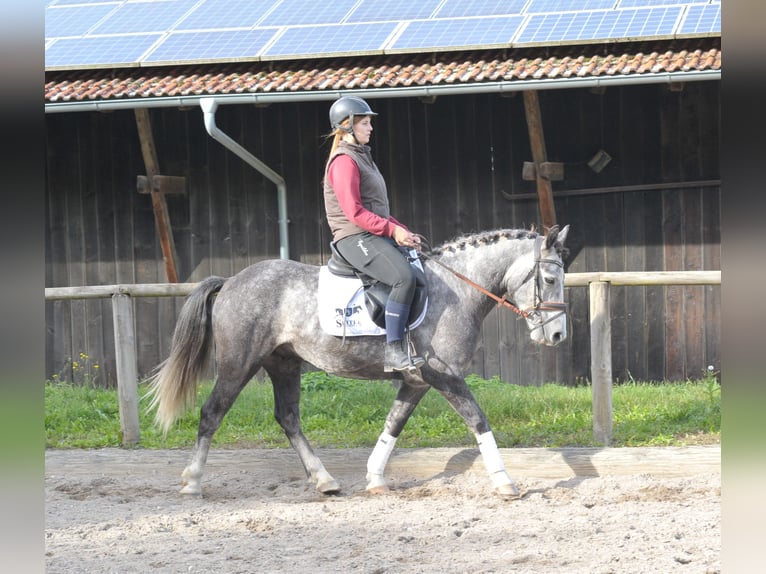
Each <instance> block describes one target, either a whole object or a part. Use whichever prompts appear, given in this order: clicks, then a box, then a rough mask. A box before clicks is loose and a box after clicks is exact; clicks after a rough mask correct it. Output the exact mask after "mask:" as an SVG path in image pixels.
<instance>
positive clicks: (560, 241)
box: [557, 225, 569, 245]
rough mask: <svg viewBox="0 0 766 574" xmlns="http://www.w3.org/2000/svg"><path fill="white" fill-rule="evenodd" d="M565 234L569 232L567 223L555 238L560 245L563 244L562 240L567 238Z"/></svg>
mask: <svg viewBox="0 0 766 574" xmlns="http://www.w3.org/2000/svg"><path fill="white" fill-rule="evenodd" d="M567 234H569V225H565V226H564V229H562V230H561V231H559V236H558V239H557V240H558V242H559V243H560V244H561V245H564V242H565V241H566V240H567Z"/></svg>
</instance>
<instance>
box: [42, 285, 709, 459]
mask: <svg viewBox="0 0 766 574" xmlns="http://www.w3.org/2000/svg"><path fill="white" fill-rule="evenodd" d="M564 284H565V285H566V286H567V287H588V289H589V295H590V308H589V319H590V347H591V384H592V388H593V436H594V438H595V439H596V440H597V441H598V442H600V443H601V444H603V445H605V446H608V445H609V443H610V442H611V439H612V421H613V417H612V333H611V313H610V306H609V287H610V285H619V286H630V285H632V286H640V285H644V286H645V285H720V284H721V272H720V271H655V272H630V271H622V272H595V273H567V274H566V279H565V283H564ZM197 285H198V284H197V283H173V284H167V283H149V284H137V285H99V286H85V287H48V288H46V289H45V299H46V301H53V300H65V299H70V300H71V299H99V298H106V297H110V298H111V299H112V314H113V317H114V341H115V356H116V359H117V388H118V395H119V406H120V427H121V431H122V442H123V444H125V445H134V444H137V443H138V442H139V439H140V432H139V426H138V372H137V367H136V364H137V361H136V337H135V330H134V320H133V297H182V296H186V295H188V294H189V293H190V292H191V291H192V289H194V288H195V287H196V286H197Z"/></svg>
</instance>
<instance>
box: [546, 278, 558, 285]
mask: <svg viewBox="0 0 766 574" xmlns="http://www.w3.org/2000/svg"><path fill="white" fill-rule="evenodd" d="M555 282H556V280H555V279H554V278H553V277H546V278H545V284H546V285H553V284H554V283H555Z"/></svg>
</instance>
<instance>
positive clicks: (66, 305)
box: [45, 82, 721, 385]
mask: <svg viewBox="0 0 766 574" xmlns="http://www.w3.org/2000/svg"><path fill="white" fill-rule="evenodd" d="M539 100H540V107H541V113H542V122H543V129H544V133H545V138H546V149H547V155H548V158H549V161H555V162H562V163H564V166H565V173H564V180H563V181H555V182H553V192H554V198H555V203H556V217H557V220H558V222H559V223H561V224H571V226H572V227H571V232H570V238H569V247H570V250H571V257H570V259H569V260H568V269H567V270H568V271H570V272H586V271H654V270H659V271H662V270H673V271H675V270H698V269H703V270H704V269H707V270H718V269H720V268H721V245H720V217H721V197H720V196H721V190H720V187H719V186H717V185H704V186H697V187H690V188H682V189H673V188H667V189H659V190H646V191H640V190H639V191H636V190H631V191H617V192H611V193H598V194H582V195H565V196H559V197H556V192H557V191H563V190H577V189H588V188H604V187H612V186H628V185H634V186H635V185H641V184H658V183H674V182H679V181H710V180H712V181H715V180H717V179H718V178H719V177H720V175H719V166H718V151H719V149H718V146H719V133H718V130H719V105H720V101H719V100H720V82H699V83H695V84H686V85H685V89H684V90H682V91H680V92H678V91H670V90H669V89H668V87H667V86H664V85H647V86H628V87H621V88H610V89H608V90H606V91H605V92H603V93H595V92H591V91H590V90H586V89H582V90H581V89H577V90H555V91H554V90H551V91H541V92H539ZM369 101H370V104H371V106H372V107H373V109H374V110H375V111H377V112H378V113H379V114H380V115H379V116H378V117H377V118H376V119H375V121H374V128H375V129H374V132H373V136H372V147H373V155H374V157H375V159H376V161H377V162H378V164H379V166H380V169H381V171H382V172H383V174H384V176H385V178H386V181H387V183H388V186H389V192H390V195H391V204H392V211H393V213H394V215H395V216H396V217H397V218H399V219H401V220H402V221H403V222H404V223H406V224H407V225H408V226H410V228H411V229H413V230H414V231H417V232H419V233H421V234H423V235H424V236H425V237H427V239H428V240H429V241H430V242H431V243H432V244H433V245H438V244H440V243H442V242H444V241H446V240H449V239H451V238H453V237H454V236H456V235H460V234H463V233H471V232H475V231H479V230H482V229H492V228H499V227H529V226H530V225H537V226H538V227H539V222H540V214H539V211H538V208H537V202H536V201H535V200H534V199H528V198H522V199H514V196H519V195H522V194H529V193H534V192H535V190H536V188H535V182H529V181H523V180H522V178H521V167H522V164H523V162H524V161H531V160H532V155H531V151H530V145H529V137H528V131H527V127H526V119H525V115H524V105H523V98H522V97H521V96H520V95H515V96H514V95H510V96H509V95H503V96H501V95H495V94H481V95H461V96H450V97H439V98H437V99H436V100H435V101H432V102H425V101H421V100H419V99H417V98H394V99H373V98H370V100H369ZM328 108H329V102H306V103H286V104H272V105H270V106H267V107H258V106H226V105H223V106H220V107H219V108H218V112H217V116H216V120H217V123H218V126H219V127H220V128H221V129H222V130H223V131H224V132H225V133H227V134H229V135H230V136H231V137H232V138H233V139H234V140H235V141H237V142H239V143H240V144H241V145H243V146H244V147H245V148H246V149H247V150H248V151H250V152H251V153H253V154H254V155H255V156H256V157H258V158H259V159H260V160H262V161H263V162H264V163H266V164H267V165H268V166H269V167H271V168H272V169H273V170H274V171H276V172H277V173H279V174H280V175H282V176H283V177H284V178H285V180H286V187H287V196H288V198H287V204H288V214H289V222H290V223H289V240H290V246H289V247H290V257H291V258H292V259H295V260H298V261H303V262H305V263H309V264H320V263H323V262H324V261H326V259H327V257H328V256H329V241H330V235H329V229H328V228H327V225H326V223H325V220H324V204H323V200H322V190H321V178H322V174H323V171H324V164H325V159H326V156H327V153H328V151H329V142H328V141H327V140H326V139H325V137H324V136H325V135H326V133H327V132H328V131H329V125H328V119H327V110H328ZM149 113H150V117H151V121H152V126H153V134H154V138H155V141H156V146H157V153H158V158H159V164H160V169H161V172H162V173H163V174H164V175H172V176H182V177H184V178H186V193H185V194H183V195H169V196H167V198H166V199H167V205H168V213H169V216H170V220H171V224H172V227H173V234H174V241H175V246H176V255H177V265H178V272H179V280H180V281H181V282H196V281H199V280H201V279H204V278H205V277H207V276H209V275H213V274H215V275H221V276H230V275H232V274H234V273H236V272H238V271H239V270H241V269H243V268H244V267H246V266H247V265H250V264H252V263H255V262H257V261H259V260H262V259H266V258H276V257H279V230H278V212H277V192H276V186H275V185H274V184H273V183H271V182H270V181H268V180H267V179H266V178H264V177H263V176H262V175H261V174H259V173H257V172H256V171H255V170H253V169H252V168H251V167H250V166H248V165H247V164H245V162H243V161H242V160H240V159H239V158H238V157H236V156H235V155H233V154H232V153H231V152H229V151H228V150H227V149H225V148H224V147H223V146H222V145H221V144H219V143H218V142H216V141H214V140H213V139H212V138H210V137H209V136H208V135H207V133H206V131H205V128H204V124H203V121H202V114H201V112H200V110H199V109H197V108H192V109H151V110H149ZM46 128H47V131H46V137H47V158H48V159H47V169H46V182H47V189H46V214H45V216H46V219H45V221H46V286H47V287H63V286H75V285H94V284H118V283H155V282H163V281H164V267H163V263H162V254H161V250H160V247H159V243H158V239H157V237H156V229H155V225H154V219H153V212H152V206H151V201H150V199H149V197H148V196H147V195H145V194H139V193H138V191H137V189H136V177H137V176H138V175H144V174H145V169H144V166H143V160H142V156H141V149H140V143H139V140H138V133H137V128H136V125H135V118H134V115H133V113H132V111H130V110H125V111H114V112H109V113H69V114H49V115H48V116H46ZM599 149H604V150H605V151H607V152H608V153H609V154H610V156H611V157H612V161H611V162H610V163H609V164H608V165H607V167H606V168H605V169H604V170H603V171H602V172H601V173H598V174H596V173H594V172H593V171H591V170H590V169H589V168H588V167H587V161H588V159H589V158H590V157H591V156H592V155H593V154H594V153H596V151H598V150H599ZM566 297H567V300H568V301H569V303H570V312H569V317H570V322H569V338H568V339H567V340H566V341H565V342H564V343H563V344H561V345H560V346H559V347H557V348H555V349H550V348H543V347H539V346H536V345H534V344H532V343H531V342H530V340H529V337H528V335H527V333H526V327H525V326H524V324H523V321H518V320H517V319H516V316H515V315H513V314H511V313H508V312H507V311H505V310H494V311H492V312H491V313H490V315H489V317H488V318H487V320H486V321H485V323H484V325H483V328H482V334H481V339H480V342H479V347H478V349H477V352H476V355H475V356H474V360H473V362H472V364H471V366H470V371H471V372H473V373H476V374H478V375H480V376H484V377H492V376H498V377H500V378H501V379H503V380H505V381H508V382H511V383H516V384H540V383H544V382H553V381H555V382H559V383H563V384H581V383H583V382H584V381H585V380H586V379H588V378H589V376H590V375H589V372H590V349H589V343H588V341H589V337H590V334H589V325H588V304H589V301H588V290H587V289H585V288H580V287H572V288H568V289H567V293H566ZM720 297H721V295H720V287H718V286H688V287H660V286H646V287H619V286H613V287H612V289H611V294H610V299H611V312H612V322H611V331H612V349H613V357H612V365H613V372H614V376H615V379H617V380H618V381H624V380H629V379H636V380H640V379H651V380H660V379H665V378H668V379H676V380H677V379H685V378H689V377H697V376H699V375H700V374H701V373H702V371H703V370H704V369H705V367H707V365H713V366H714V368H715V369H716V370H720V344H721V340H720V329H719V325H720V320H721V307H720V305H721V303H720ZM182 303H183V299H182V298H156V299H152V298H142V299H139V300H137V301H136V302H135V322H136V341H137V354H138V373H139V376H145V375H147V374H148V373H149V372H150V371H151V369H152V368H153V367H154V366H155V365H156V364H157V363H158V362H160V361H161V360H162V359H164V358H165V357H166V356H167V354H168V352H169V346H170V340H171V336H172V331H173V328H174V326H175V319H176V317H177V314H178V310H179V309H180V306H181V305H182ZM45 305H46V347H47V348H46V375H47V376H48V377H50V376H52V375H53V374H55V373H59V374H60V376H62V377H65V378H73V377H74V378H76V373H73V370H72V368H71V359H72V358H73V357H78V356H79V354H80V353H84V354H86V355H88V356H89V357H90V358H91V360H92V361H94V362H97V363H98V364H99V365H100V366H101V367H102V369H103V370H102V376H101V383H102V384H106V385H113V384H114V376H115V357H114V341H113V325H112V316H111V304H110V302H109V301H107V300H105V301H98V300H95V301H51V302H47V303H45Z"/></svg>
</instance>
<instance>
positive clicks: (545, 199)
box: [524, 90, 556, 228]
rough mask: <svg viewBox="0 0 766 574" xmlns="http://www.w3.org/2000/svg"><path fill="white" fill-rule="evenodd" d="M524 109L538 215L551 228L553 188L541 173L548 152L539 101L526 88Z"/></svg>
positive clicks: (554, 222) (554, 216)
mask: <svg viewBox="0 0 766 574" xmlns="http://www.w3.org/2000/svg"><path fill="white" fill-rule="evenodd" d="M524 111H525V112H526V116H527V129H528V130H529V145H530V147H531V148H532V159H533V160H534V162H535V168H536V169H535V174H536V179H537V197H538V202H539V205H540V215H541V217H542V219H543V225H544V226H545V227H547V228H551V227H553V226H554V225H556V208H555V206H554V204H553V189H552V188H551V181H550V180H549V179H547V178H545V177H543V175H542V170H541V165H542V164H543V163H545V162H547V161H548V152H547V151H546V150H545V136H544V135H543V120H542V116H541V114H540V101H539V100H538V98H537V92H535V91H533V90H527V91H525V92H524Z"/></svg>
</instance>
